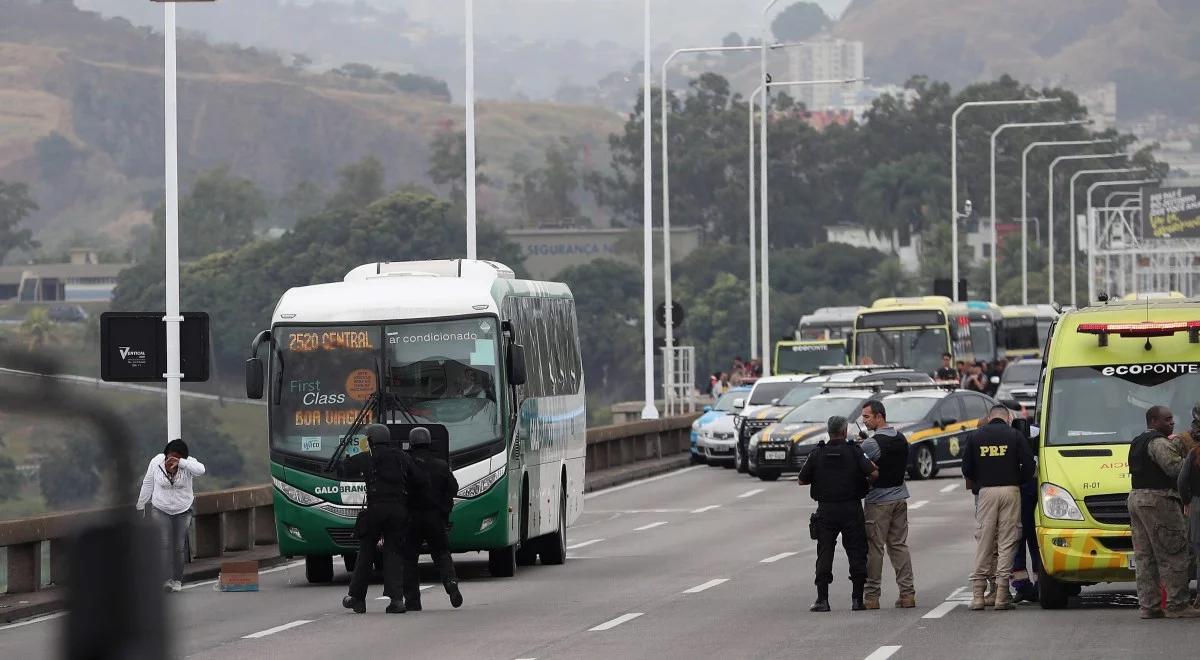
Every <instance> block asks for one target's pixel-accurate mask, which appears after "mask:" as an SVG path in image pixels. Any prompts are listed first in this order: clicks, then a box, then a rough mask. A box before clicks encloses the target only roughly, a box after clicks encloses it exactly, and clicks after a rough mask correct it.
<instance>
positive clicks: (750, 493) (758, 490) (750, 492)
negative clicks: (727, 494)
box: [738, 488, 763, 500]
mask: <svg viewBox="0 0 1200 660" xmlns="http://www.w3.org/2000/svg"><path fill="white" fill-rule="evenodd" d="M761 492H763V489H761V488H755V489H754V490H748V491H746V492H744V493H742V494H741V495H738V499H739V500H740V499H744V498H747V497H754V496H755V495H758V494H759V493H761Z"/></svg>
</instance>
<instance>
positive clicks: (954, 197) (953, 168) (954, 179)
mask: <svg viewBox="0 0 1200 660" xmlns="http://www.w3.org/2000/svg"><path fill="white" fill-rule="evenodd" d="M1061 100H1062V99H1058V98H1050V99H1045V98H1042V99H1018V100H1013V101H967V102H966V103H963V104H961V105H959V106H958V108H956V109H955V110H954V114H953V115H951V116H950V243H951V248H950V250H951V254H950V277H951V279H952V280H953V281H952V282H951V283H950V291H951V296H952V297H953V298H954V301H955V302H958V299H959V295H958V220H957V219H956V218H957V217H958V116H959V115H960V114H962V111H963V110H966V109H967V108H980V107H994V106H1009V105H1036V104H1038V103H1056V102H1058V101H1061ZM992 251H993V252H995V246H994V245H993V246H992Z"/></svg>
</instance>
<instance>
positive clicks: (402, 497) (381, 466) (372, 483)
mask: <svg viewBox="0 0 1200 660" xmlns="http://www.w3.org/2000/svg"><path fill="white" fill-rule="evenodd" d="M364 432H365V433H366V436H367V441H368V442H369V443H370V447H371V450H370V451H369V452H363V453H360V454H356V455H354V456H351V457H350V458H349V459H346V461H345V462H344V463H343V464H342V466H341V470H340V476H341V477H342V478H354V477H362V478H365V479H366V482H367V508H366V509H364V510H363V511H362V512H361V513H359V514H358V520H357V521H355V523H354V535H355V536H357V537H358V560H357V562H356V563H355V566H354V575H353V576H352V577H351V578H350V594H349V595H348V596H346V597H345V598H343V599H342V606H343V607H345V608H347V609H352V610H354V611H355V612H356V613H358V614H362V613H363V612H366V611H367V603H366V597H367V581H368V580H369V579H370V576H371V570H372V566H373V564H374V563H375V557H376V554H377V544H378V543H379V539H380V537H383V554H384V557H383V582H384V592H385V593H387V594H391V595H393V598H392V602H391V604H389V605H388V607H387V612H388V613H389V614H403V613H404V602H403V601H402V600H401V599H399V598H396V597H394V596H395V594H399V593H400V589H401V587H402V575H401V572H402V571H403V567H402V565H401V563H400V562H401V557H400V549H401V545H402V543H403V535H404V531H405V529H406V528H407V527H408V521H409V509H408V502H409V499H410V498H419V497H422V496H423V495H424V493H425V492H426V491H427V490H428V488H429V479H428V477H427V476H426V475H425V473H424V472H423V471H421V470H420V469H418V468H417V466H416V464H415V463H414V462H413V459H412V457H410V456H409V455H408V454H407V453H405V452H404V451H403V449H401V447H400V445H399V444H398V443H395V442H392V434H391V431H389V430H388V427H386V426H384V425H383V424H370V425H368V426H367V427H366V428H365V429H364Z"/></svg>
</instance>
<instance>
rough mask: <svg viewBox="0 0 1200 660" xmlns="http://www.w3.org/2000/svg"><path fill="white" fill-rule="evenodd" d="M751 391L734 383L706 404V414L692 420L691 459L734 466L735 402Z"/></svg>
mask: <svg viewBox="0 0 1200 660" xmlns="http://www.w3.org/2000/svg"><path fill="white" fill-rule="evenodd" d="M749 392H750V388H749V387H745V386H742V387H735V388H732V389H730V390H729V391H728V392H726V393H724V394H722V395H721V398H719V399H717V403H716V405H713V406H705V407H704V414H703V415H701V416H700V417H699V418H698V419H697V420H696V421H695V422H692V434H691V440H692V463H709V464H713V463H728V465H726V467H733V445H734V433H735V431H734V428H733V417H734V409H733V403H734V402H735V401H737V400H738V399H741V398H744V397H745V396H746V394H747V393H749Z"/></svg>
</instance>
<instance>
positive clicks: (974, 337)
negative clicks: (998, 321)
mask: <svg viewBox="0 0 1200 660" xmlns="http://www.w3.org/2000/svg"><path fill="white" fill-rule="evenodd" d="M971 346H973V347H974V348H975V359H976V360H983V361H985V362H995V361H996V329H995V328H994V327H992V322H991V321H971Z"/></svg>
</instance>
